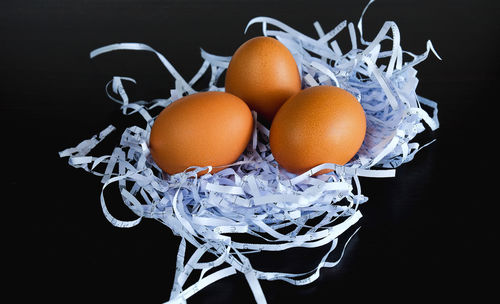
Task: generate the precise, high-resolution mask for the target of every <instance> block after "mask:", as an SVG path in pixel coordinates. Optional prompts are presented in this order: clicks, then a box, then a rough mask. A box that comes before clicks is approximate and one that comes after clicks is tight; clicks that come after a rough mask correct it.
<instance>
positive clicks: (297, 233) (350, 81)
mask: <svg viewBox="0 0 500 304" xmlns="http://www.w3.org/2000/svg"><path fill="white" fill-rule="evenodd" d="M370 3H371V2H370ZM367 7H368V6H367ZM365 11H366V8H365ZM364 13H365V12H364V11H363V14H364ZM362 17H363V15H362V16H361V18H360V20H359V23H358V24H357V30H358V31H356V29H355V27H354V25H353V23H347V22H346V21H343V22H341V23H340V24H339V25H338V26H337V27H335V28H334V29H333V30H331V31H328V32H324V30H323V29H322V27H321V26H320V24H319V23H318V22H316V23H314V27H315V28H316V31H317V33H318V36H319V37H318V38H312V37H308V36H306V35H304V34H302V33H299V32H298V31H296V30H294V29H292V28H291V27H289V26H287V25H285V24H284V23H282V22H280V21H277V20H275V19H272V18H267V17H257V18H254V19H252V20H251V21H250V22H249V23H248V26H247V28H248V27H249V26H251V25H253V24H255V23H260V24H261V25H262V31H263V35H265V36H270V37H275V38H276V39H278V40H279V41H281V42H282V43H283V44H284V45H285V46H287V47H288V48H289V50H290V51H291V52H292V54H293V56H294V58H295V60H296V62H297V65H298V67H299V71H300V72H301V75H302V79H303V86H304V87H309V86H316V85H335V86H339V87H341V88H343V89H346V90H348V91H349V92H351V93H352V94H353V95H354V96H356V97H357V98H358V100H359V101H360V103H361V104H362V106H363V109H364V110H365V113H366V118H367V133H366V138H365V141H364V143H363V146H362V147H361V149H360V151H359V152H358V153H357V155H356V156H355V157H354V159H353V160H352V161H350V162H349V163H347V164H346V165H345V166H338V165H334V164H322V165H320V166H317V167H315V168H313V169H311V170H310V171H308V172H306V173H304V174H302V175H298V176H297V175H293V174H290V173H287V172H285V171H284V170H283V169H281V168H280V167H279V166H278V164H277V163H276V161H275V160H274V158H273V155H272V154H271V151H270V149H269V142H268V135H269V130H268V129H267V128H265V127H264V126H263V125H262V124H260V123H259V122H258V121H257V120H256V119H255V124H254V126H255V128H254V133H253V138H252V139H251V141H250V143H249V145H248V148H247V150H246V151H245V152H244V153H243V154H242V155H241V157H240V158H239V160H238V161H237V162H236V163H234V164H233V165H231V166H229V167H228V168H226V169H224V170H222V171H220V172H218V173H216V174H206V175H203V176H201V177H197V172H199V171H200V170H204V169H206V168H207V167H204V168H200V167H193V168H191V169H194V170H192V171H189V172H188V171H186V172H183V173H179V174H176V175H168V174H166V173H164V172H162V171H161V169H159V168H158V167H157V165H156V164H155V163H154V162H153V160H152V158H151V156H150V153H149V150H148V139H149V132H150V129H151V126H152V124H153V123H154V117H152V114H150V113H151V110H152V109H153V108H156V107H165V106H167V105H168V104H169V103H171V102H174V101H175V100H177V99H179V98H180V97H182V96H184V95H186V94H192V93H194V92H195V90H194V89H193V88H192V86H193V85H194V84H195V83H197V82H198V81H199V79H200V78H201V76H202V75H204V74H205V73H210V75H211V78H210V81H209V83H208V86H207V87H206V90H210V91H223V90H224V88H223V87H217V86H216V84H217V81H218V79H219V77H220V76H221V75H222V74H223V72H224V71H225V69H226V68H227V66H228V63H229V61H230V59H231V58H230V57H222V56H215V55H212V54H209V53H207V52H205V51H203V50H202V51H201V56H202V58H203V59H204V62H203V64H202V66H201V68H200V69H199V71H198V73H197V74H196V75H195V76H194V77H193V78H192V79H191V80H190V81H186V80H184V78H183V77H182V76H181V75H180V74H179V73H178V72H177V71H176V70H175V69H174V67H173V66H172V65H171V64H170V62H169V61H168V60H167V59H165V57H164V56H163V55H161V54H160V53H158V52H157V51H155V50H154V49H152V48H151V47H149V46H147V45H144V44H140V43H119V44H113V45H109V46H105V47H102V48H99V49H97V50H94V51H93V52H92V53H91V57H94V56H97V55H99V54H102V53H105V52H109V51H115V50H140V51H150V52H153V53H154V54H156V55H157V56H158V58H159V59H160V60H161V62H162V63H163V64H164V65H165V67H166V68H167V70H168V71H169V72H170V73H171V74H172V76H173V77H174V78H175V87H174V88H173V89H172V90H171V96H170V97H169V98H168V99H160V100H153V101H150V102H145V101H137V102H131V101H129V98H128V95H127V93H126V91H125V90H124V87H123V85H122V81H132V82H135V81H134V80H133V79H131V78H126V77H114V78H113V80H112V81H110V82H109V83H108V85H107V86H106V91H107V92H108V95H109V97H110V98H111V99H113V100H115V101H117V102H119V103H120V104H121V108H122V110H123V113H124V114H132V113H139V114H140V115H142V117H143V118H144V119H145V121H146V122H145V124H144V126H143V127H139V126H132V127H129V128H127V129H126V130H125V131H124V132H123V134H122V137H121V141H120V144H119V145H118V146H116V148H115V149H114V151H113V152H112V153H111V155H105V156H101V157H94V156H89V155H88V154H89V152H90V151H91V150H92V148H94V147H95V146H96V145H97V144H98V143H99V142H100V141H101V140H103V139H104V137H106V135H108V134H109V133H110V132H111V131H113V130H114V129H115V128H114V127H113V126H109V127H108V128H106V129H105V130H104V131H102V132H101V133H100V134H99V135H96V136H94V137H92V138H91V139H88V140H85V141H83V142H81V143H80V144H79V145H77V146H76V147H74V148H69V149H66V150H64V151H62V152H60V156H61V157H69V164H70V165H72V166H74V167H77V168H82V169H85V170H86V171H89V172H91V173H93V174H95V175H99V176H102V183H103V187H102V192H101V205H102V210H103V211H104V215H105V216H106V218H107V219H108V220H109V221H110V222H111V223H112V224H113V225H115V226H117V227H132V226H135V225H137V224H138V223H139V222H140V221H141V219H143V218H152V219H156V220H158V221H160V222H162V223H163V224H165V225H166V226H168V227H169V228H170V229H171V230H172V232H173V233H174V234H176V235H179V236H180V237H181V242H180V245H179V251H178V255H177V266H176V273H175V277H174V283H173V288H172V291H171V294H170V302H172V303H182V302H185V300H186V299H187V298H189V297H190V296H192V295H193V294H195V293H196V292H197V291H199V290H200V289H202V288H204V287H205V286H207V285H209V284H211V283H213V282H215V281H217V280H219V279H222V278H224V277H227V276H230V275H232V274H235V273H237V272H241V273H243V274H244V275H245V277H246V279H247V281H248V283H249V286H250V288H251V290H252V292H253V294H254V297H255V300H256V302H257V303H265V302H266V300H265V297H264V294H263V292H262V289H261V287H260V284H259V280H283V281H286V282H289V283H291V284H295V285H304V284H308V283H311V282H312V281H314V280H316V279H317V278H318V277H319V273H320V269H321V268H323V267H333V266H335V265H336V264H337V263H338V262H339V261H335V262H330V261H327V258H328V256H329V254H330V253H331V252H332V251H333V250H334V249H335V248H336V246H337V244H338V237H339V236H340V235H341V234H342V233H344V232H345V231H346V230H347V229H348V228H349V227H351V226H352V225H354V224H355V223H356V222H357V221H358V220H359V219H360V218H361V212H360V211H359V210H358V207H359V205H360V204H361V203H364V202H366V201H367V197H365V196H364V195H362V193H361V185H360V181H359V178H358V177H360V176H364V177H392V176H394V174H395V169H394V168H396V167H397V166H399V165H401V164H402V163H404V162H408V161H410V160H412V159H413V156H414V155H415V153H416V152H417V151H419V149H421V148H422V146H420V145H419V144H418V143H417V142H410V141H411V140H412V139H413V138H414V137H415V135H416V134H418V133H420V132H422V131H424V130H425V127H424V123H425V124H426V125H427V126H428V127H429V128H430V129H431V130H435V129H436V128H438V127H439V123H438V120H437V105H436V103H435V102H433V101H430V100H428V99H425V98H423V97H420V96H417V94H416V92H415V89H416V87H417V83H418V79H417V78H416V77H415V75H416V70H415V68H414V66H415V65H416V64H418V63H419V62H421V61H423V60H425V59H426V57H427V56H428V54H429V52H430V51H433V52H434V50H433V48H432V44H431V43H430V41H428V42H427V50H426V51H425V52H424V53H423V54H420V55H415V54H412V53H410V52H407V51H403V50H402V48H401V46H400V33H399V30H398V27H397V26H396V24H395V23H394V22H385V24H384V25H383V27H382V28H381V29H380V31H379V33H378V34H377V36H376V37H375V38H374V39H373V40H372V41H365V40H364V39H363V36H362ZM346 28H347V30H348V31H349V35H350V38H351V44H352V48H351V49H350V50H349V51H347V52H342V51H341V49H340V47H339V45H338V43H337V41H336V40H335V38H336V35H337V34H338V33H339V32H341V31H343V30H345V29H346ZM358 39H359V44H358ZM384 40H385V41H392V48H391V49H389V50H382V49H381V42H382V41H384ZM404 54H406V55H409V57H411V60H410V61H408V62H403V55H404ZM436 56H437V54H436ZM407 57H408V56H407ZM380 61H384V62H385V63H386V64H385V65H383V64H381V63H380ZM377 62H379V63H378V64H377ZM110 86H111V88H110ZM423 107H424V108H427V111H430V112H432V113H431V114H428V112H427V111H426V110H424V108H423ZM156 110H157V109H156ZM99 164H101V165H100V166H99ZM99 168H102V170H98V169H99ZM208 168H210V167H208ZM325 168H331V169H334V170H335V171H334V172H332V173H328V174H324V175H319V176H313V175H314V173H316V172H318V171H320V170H322V169H325ZM373 168H377V169H376V170H374V169H373ZM113 183H117V184H118V188H119V191H120V193H121V197H122V198H123V202H124V203H125V204H126V205H127V206H128V207H129V208H130V209H131V210H132V211H133V212H134V213H135V214H137V216H138V217H137V219H135V220H132V221H122V220H119V219H116V218H115V217H113V216H112V215H111V214H110V213H109V212H108V209H107V207H106V202H105V200H104V195H103V192H104V189H105V188H106V187H108V186H109V185H111V184H113ZM311 223H312V224H311ZM356 231H357V230H356ZM351 236H352V235H351ZM349 239H350V238H349ZM242 240H243V241H242ZM249 240H251V241H249ZM159 241H161V240H159ZM186 241H188V242H189V243H190V244H192V245H193V246H195V247H196V248H197V249H196V250H195V252H194V254H192V255H191V257H190V258H189V259H187V257H186V259H187V261H186V259H185V249H186ZM347 242H348V241H346V242H345V244H347ZM327 244H329V245H330V249H329V250H328V252H327V253H326V254H325V255H324V256H323V258H322V259H321V261H320V262H319V263H318V265H317V266H316V267H315V268H313V269H311V270H309V271H307V272H304V273H282V272H269V271H263V270H259V269H256V268H254V267H253V266H252V263H251V262H250V259H249V257H251V255H252V254H258V253H259V252H261V251H281V254H285V253H286V250H287V249H289V248H294V247H306V248H314V247H319V246H323V245H327ZM344 248H345V245H344ZM342 254H343V250H342ZM342 254H341V255H340V256H342ZM204 255H210V256H211V257H212V260H211V262H200V259H201V258H202V257H203V256H204ZM205 260H206V258H205ZM195 270H199V272H200V277H199V280H198V281H197V282H196V283H194V284H193V285H191V286H189V287H185V286H184V284H185V282H186V280H187V278H188V277H189V276H190V275H191V274H192V272H193V271H195Z"/></svg>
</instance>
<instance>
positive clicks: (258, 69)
mask: <svg viewBox="0 0 500 304" xmlns="http://www.w3.org/2000/svg"><path fill="white" fill-rule="evenodd" d="M225 89H226V92H228V93H231V94H234V95H236V96H238V97H240V98H241V99H242V100H244V101H245V102H246V103H247V104H248V106H249V107H250V109H252V110H254V111H256V112H257V113H258V115H259V117H262V118H264V119H265V120H266V121H267V122H269V123H270V122H271V121H272V119H273V117H274V115H275V114H276V112H277V111H278V109H279V108H280V107H281V105H282V104H283V103H284V102H285V101H286V100H287V99H288V98H290V97H291V96H293V95H295V94H296V93H298V92H299V91H300V90H301V78H300V74H299V70H298V67H297V63H296V61H295V59H294V58H293V56H292V54H291V53H290V51H289V50H288V49H287V47H286V46H285V45H283V44H282V43H281V42H279V41H278V40H276V39H274V38H270V37H263V36H261V37H255V38H252V39H250V40H248V41H246V42H245V43H243V44H242V45H241V46H240V47H239V48H238V49H237V50H236V52H235V53H234V55H233V56H232V58H231V61H230V63H229V66H228V68H227V71H226V78H225Z"/></svg>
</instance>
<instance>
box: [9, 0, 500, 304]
mask: <svg viewBox="0 0 500 304" xmlns="http://www.w3.org/2000/svg"><path fill="white" fill-rule="evenodd" d="M366 3H367V1H347V0H346V1H248V0H240V1H222V0H221V1H201V0H200V1H169V0H158V1H154V0H146V1H138V0H135V1H133V0H122V1H117V0H101V1H91V0H85V1H82V0H75V1H54V0H52V1H22V2H21V1H2V2H1V3H0V41H1V43H0V55H1V59H0V60H1V61H0V71H1V74H0V75H1V76H0V77H1V82H0V83H1V89H0V103H1V106H0V109H1V118H0V121H1V126H2V129H1V139H2V146H1V153H2V155H1V158H0V161H1V162H0V164H1V167H0V168H1V169H2V176H3V179H4V180H5V181H4V182H2V188H3V190H4V191H2V192H3V195H4V199H3V206H4V207H7V208H5V209H4V214H3V220H4V221H3V222H4V224H6V225H5V226H6V227H5V228H4V229H3V232H2V235H3V239H4V240H5V243H4V246H2V247H3V250H2V251H4V253H7V254H8V257H7V258H4V259H3V268H4V270H5V272H4V277H5V278H6V279H7V281H8V282H9V284H8V285H7V286H4V289H5V290H6V291H11V292H13V294H12V295H13V296H14V299H15V302H26V301H28V300H36V299H39V300H44V301H47V300H49V301H51V302H85V301H92V302H105V301H109V302H112V303H118V302H122V303H132V302H141V303H160V302H163V301H167V300H168V297H169V294H170V288H171V285H172V280H173V275H174V267H175V256H176V253H177V246H178V243H179V238H178V237H177V236H174V235H173V234H172V233H171V231H170V230H169V229H168V228H166V227H165V226H163V225H162V224H160V223H158V222H156V221H152V220H143V221H142V223H141V224H140V225H138V226H136V227H134V228H131V229H119V228H116V227H114V226H112V225H111V224H110V223H108V222H107V220H106V219H105V217H104V216H103V214H102V211H101V207H100V203H99V195H100V191H101V184H100V178H98V177H96V176H93V175H91V174H88V173H86V172H85V171H83V170H77V169H74V168H72V167H70V166H69V165H68V164H67V160H66V159H60V158H59V157H58V153H57V152H58V151H61V150H63V149H65V148H68V147H72V146H75V145H76V144H77V143H79V142H80V141H82V140H84V139H87V138H90V137H91V136H92V135H94V134H96V133H98V132H99V131H100V130H102V129H104V128H105V127H106V126H108V125H109V124H113V125H115V126H117V127H118V128H119V130H122V128H124V127H127V126H131V125H134V124H140V125H141V124H142V118H141V117H140V116H138V115H132V116H124V115H122V114H121V111H120V109H119V105H118V104H116V103H114V102H112V101H110V100H108V99H107V97H106V96H105V94H104V85H105V84H106V82H107V81H109V80H110V79H111V78H112V77H113V76H115V75H119V76H129V77H133V78H135V79H136V80H137V82H138V83H137V85H135V86H133V87H128V89H129V92H130V94H131V98H132V99H133V100H138V99H144V100H150V99H153V98H166V97H168V96H169V90H170V89H171V88H172V87H173V80H172V77H171V76H169V74H168V72H167V71H166V70H165V69H164V68H163V66H162V65H161V63H160V62H159V61H158V60H157V58H156V57H155V56H154V55H153V54H151V53H145V52H114V53H110V54H105V55H102V56H99V57H97V58H96V59H93V60H90V58H89V52H90V51H91V50H93V49H95V48H98V47H101V46H104V45H107V44H111V43H115V42H142V43H146V44H148V45H150V46H152V47H153V48H155V49H156V50H158V51H159V52H161V53H162V54H163V55H165V56H166V57H167V58H168V59H169V60H170V61H171V63H172V64H173V65H174V66H175V67H176V68H177V70H178V71H179V72H180V73H181V75H183V76H184V77H185V78H186V79H189V78H190V77H192V76H193V75H194V73H195V72H196V71H197V69H198V68H199V66H200V65H201V63H202V59H201V57H200V56H199V48H200V47H201V48H203V49H205V50H207V51H208V52H210V53H213V54H219V55H225V56H230V55H231V54H232V52H233V51H234V50H235V49H236V48H237V47H238V46H239V45H240V44H241V43H243V42H244V41H246V40H247V39H248V38H249V37H253V36H256V35H258V34H259V30H260V29H259V26H258V25H257V26H254V27H252V28H251V29H250V30H249V32H248V33H247V35H244V34H243V30H244V28H245V26H246V23H247V22H248V21H249V20H250V19H251V18H253V17H255V16H269V17H274V18H277V19H279V20H281V21H283V22H285V23H287V24H288V25H290V26H292V27H294V28H295V29H297V30H299V31H301V32H303V33H305V34H307V35H310V36H313V37H314V36H315V30H314V27H313V22H314V21H316V20H318V21H320V23H321V24H322V26H323V28H324V29H325V31H328V30H330V29H331V28H333V27H334V26H335V25H337V24H338V23H339V22H341V21H342V20H348V21H352V22H354V23H355V24H356V23H357V21H358V18H359V16H360V14H361V11H362V9H363V8H364V6H365V4H366ZM498 3H499V2H497V1H484V0H483V1H451V0H449V1H396V0H393V1H389V0H379V1H376V2H375V3H374V4H373V5H372V6H371V7H370V9H369V10H368V13H367V15H366V16H365V19H364V28H365V38H367V39H368V40H370V39H371V38H373V37H374V35H375V34H376V33H377V32H378V30H379V29H380V27H381V26H382V24H383V22H384V21H386V20H392V21H395V22H396V23H397V24H398V26H399V29H400V31H401V35H402V39H401V43H402V46H403V49H404V50H408V51H411V52H414V53H422V52H423V51H424V50H425V43H426V41H427V40H428V39H430V40H432V42H433V44H434V46H435V48H436V50H437V51H438V53H439V54H440V55H441V57H442V58H443V61H439V60H438V59H436V58H435V57H434V56H432V55H431V56H430V57H429V58H428V59H427V61H425V62H424V63H422V64H420V65H419V66H417V70H418V71H419V73H418V75H417V76H418V77H419V79H420V82H419V87H418V89H417V93H419V94H420V95H422V96H424V97H427V98H430V99H432V100H435V101H437V102H438V104H439V119H440V123H441V127H440V128H439V129H438V130H437V131H435V132H430V131H429V130H427V131H426V134H425V135H424V136H422V137H421V139H422V140H423V142H426V141H428V140H430V139H432V138H436V139H437V141H436V142H435V143H433V144H432V145H430V146H429V147H427V148H425V149H424V150H422V151H421V152H419V153H418V154H417V156H416V157H415V159H414V160H413V161H412V162H410V163H407V164H404V165H403V166H401V167H400V168H398V170H397V176H396V177H395V178H392V179H380V180H371V179H363V180H362V186H363V192H364V194H365V195H367V196H368V197H369V198H370V199H369V201H368V203H366V204H365V205H362V207H361V210H362V213H363V215H364V217H363V218H362V219H361V220H360V222H359V225H358V226H361V227H362V228H361V230H360V231H359V232H358V233H357V234H356V235H355V236H354V237H353V239H352V241H351V243H350V244H349V246H348V247H347V250H346V255H345V256H344V258H343V260H342V262H341V263H340V265H339V266H337V267H335V268H332V269H323V270H322V271H321V276H320V278H319V279H318V280H317V281H316V282H314V283H312V284H310V285H307V286H302V287H296V286H292V285H289V284H287V283H284V282H265V281H264V282H261V284H262V288H263V290H264V293H265V294H266V297H267V300H268V302H269V303H285V302H289V303H300V302H305V301H310V302H315V303H316V302H335V301H346V300H349V301H354V302H360V301H361V300H375V301H379V300H383V301H389V302H396V301H397V302H408V301H413V300H426V301H434V300H446V301H451V300H456V299H462V300H464V299H467V298H469V299H473V300H475V301H477V300H479V302H481V301H480V300H481V299H484V298H485V297H486V296H487V295H488V293H489V291H492V288H494V287H493V286H494V285H495V284H494V281H495V274H494V273H495V272H496V271H497V270H498V265H497V263H496V262H495V259H493V258H494V257H495V253H494V251H493V246H495V245H496V244H497V243H498V232H497V230H498V229H497V227H496V225H495V223H494V221H495V212H494V211H493V209H494V208H495V203H496V200H498V198H497V197H498V194H496V190H497V189H496V187H494V186H491V185H490V184H489V181H491V180H495V179H496V176H495V175H489V176H488V175H485V173H486V172H487V171H486V169H487V168H494V167H496V159H495V157H496V152H495V151H496V150H495V147H494V144H495V143H496V141H497V140H496V131H497V130H498V127H497V123H496V121H495V111H496V103H497V102H498V100H497V98H496V96H497V93H496V92H498V76H497V71H498V69H499V63H498V55H497V54H498V51H499V42H498V36H499V21H498V17H500V14H499V12H500V5H499V4H498ZM342 35H343V36H342ZM340 37H343V38H339V40H341V41H345V44H342V43H341V47H343V46H344V48H343V49H344V50H345V49H346V48H347V46H349V40H348V32H347V30H344V31H343V33H342V34H341V36H340ZM115 133H116V134H114V135H111V136H110V137H109V138H108V139H106V140H105V142H103V143H102V144H101V145H100V146H99V147H98V148H96V151H95V152H92V155H96V156H99V155H103V154H106V153H110V152H111V150H112V148H113V147H114V145H115V144H116V143H117V141H118V139H119V133H121V132H120V131H118V132H115ZM492 172H494V171H492ZM106 198H107V199H108V201H109V202H110V203H109V205H110V206H109V208H110V211H111V212H112V213H113V214H114V215H116V216H117V217H118V218H121V219H132V218H133V215H132V214H131V212H130V211H128V210H127V209H126V207H124V206H122V204H121V203H120V200H119V196H118V195H117V194H116V193H113V192H112V191H108V192H107V193H106ZM350 233H352V231H351V230H350ZM342 241H345V239H343V240H342ZM325 250H326V248H319V249H316V250H296V251H291V252H287V253H283V254H280V255H266V256H265V257H264V258H261V259H259V260H258V261H257V262H258V263H261V264H258V265H262V266H263V267H273V268H272V269H274V270H278V271H294V272H301V271H306V270H309V269H310V267H311V266H312V265H313V264H314V262H317V261H318V259H319V258H320V256H321V253H324V252H325ZM335 256H338V253H336V255H335V254H333V255H332V258H331V260H333V258H335ZM491 274H493V277H490V275H491ZM5 287H7V288H5ZM5 297H7V295H5ZM235 302H241V303H252V302H253V297H252V295H251V292H250V289H249V288H248V286H247V283H246V282H245V280H244V277H243V276H242V275H239V274H238V275H235V276H232V277H230V278H227V279H224V280H222V281H218V282H217V283H215V284H213V285H210V286H209V287H207V288H206V289H204V290H202V291H201V292H199V293H198V294H196V295H195V296H193V297H192V298H190V299H189V300H188V303H235Z"/></svg>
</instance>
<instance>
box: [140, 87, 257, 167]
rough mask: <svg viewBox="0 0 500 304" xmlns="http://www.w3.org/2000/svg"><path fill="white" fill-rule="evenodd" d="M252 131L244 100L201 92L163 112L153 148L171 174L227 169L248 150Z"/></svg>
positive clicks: (152, 139)
mask: <svg viewBox="0 0 500 304" xmlns="http://www.w3.org/2000/svg"><path fill="white" fill-rule="evenodd" d="M252 131H253V116H252V113H251V111H250V109H249V108H248V106H247V104H246V103H245V102H244V101H243V100H241V99H240V98H238V97H236V96H234V95H231V94H229V93H225V92H200V93H195V94H192V95H188V96H185V97H182V98H180V99H178V100H177V101H175V102H173V103H171V104H170V105H168V106H167V107H166V108H165V109H163V110H162V112H161V113H160V114H159V115H158V117H157V118H156V119H155V121H154V123H153V126H152V127H151V134H150V138H149V149H150V152H151V156H152V158H153V160H154V161H155V162H156V164H157V165H158V166H159V167H160V168H161V169H162V170H163V171H165V172H167V173H168V174H175V173H179V172H182V171H184V170H185V169H186V168H188V167H190V166H213V167H218V166H226V165H229V164H231V163H233V162H235V161H236V160H237V159H238V157H239V156H240V155H241V154H242V152H243V151H244V150H245V148H246V146H247V144H248V142H249V140H250V137H251V135H252ZM222 169H224V167H219V168H213V171H212V172H217V171H220V170H222ZM204 172H205V173H206V172H207V171H206V170H205V171H204Z"/></svg>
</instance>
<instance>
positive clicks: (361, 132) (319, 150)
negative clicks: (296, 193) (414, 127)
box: [269, 85, 366, 174]
mask: <svg viewBox="0 0 500 304" xmlns="http://www.w3.org/2000/svg"><path fill="white" fill-rule="evenodd" d="M365 132H366V117H365V112H364V111H363V108H362V107H361V104H360V103H359V102H358V100H357V99H356V97H354V96H353V95H352V94H350V93H349V92H347V91H346V90H343V89H341V88H338V87H334V86H327V85H322V86H316V87H311V88H307V89H304V90H302V91H301V92H300V93H298V94H297V95H295V96H293V97H291V98H290V99H289V100H288V101H286V103H285V104H283V106H282V107H281V108H280V110H279V111H278V113H277V114H276V116H275V117H274V120H273V123H272V125H271V129H270V134H269V141H270V146H271V152H272V154H273V156H274V158H275V160H276V161H277V162H278V163H279V165H280V166H281V167H283V168H285V169H286V170H287V171H289V172H292V173H296V174H301V173H303V172H305V171H307V170H309V169H311V168H313V167H315V166H317V165H320V164H323V163H334V164H338V165H345V164H346V163H347V162H348V161H349V160H351V159H352V157H353V156H354V155H355V154H356V152H357V151H358V150H359V148H360V147H361V145H362V143H363V140H364V137H365ZM322 171H323V172H320V174H322V173H326V172H324V170H322ZM330 171H331V170H330Z"/></svg>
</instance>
